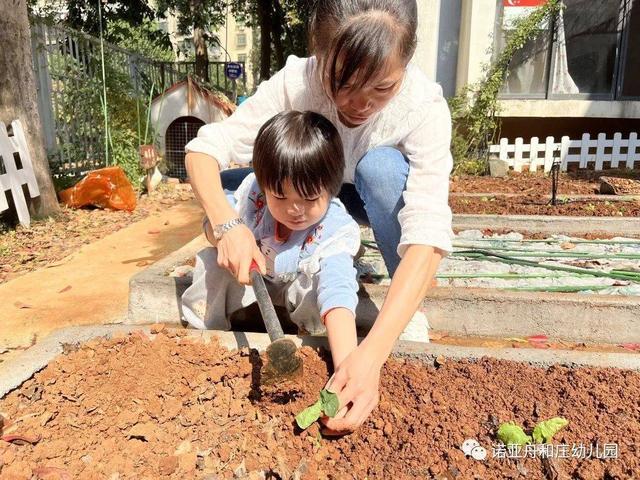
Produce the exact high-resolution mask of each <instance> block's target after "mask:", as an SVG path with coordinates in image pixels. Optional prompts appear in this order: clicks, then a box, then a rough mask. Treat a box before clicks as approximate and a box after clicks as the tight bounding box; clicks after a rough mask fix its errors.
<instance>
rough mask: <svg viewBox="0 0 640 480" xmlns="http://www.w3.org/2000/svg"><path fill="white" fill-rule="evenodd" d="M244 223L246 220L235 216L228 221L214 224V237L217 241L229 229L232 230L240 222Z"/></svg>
mask: <svg viewBox="0 0 640 480" xmlns="http://www.w3.org/2000/svg"><path fill="white" fill-rule="evenodd" d="M242 223H244V220H242V218H240V217H237V218H234V219H233V220H229V221H228V222H226V223H219V224H218V225H214V226H213V227H212V230H213V238H214V239H215V240H216V241H220V239H221V238H222V236H223V235H224V234H225V233H227V232H228V231H229V230H231V229H232V228H233V227H236V226H238V225H240V224H242Z"/></svg>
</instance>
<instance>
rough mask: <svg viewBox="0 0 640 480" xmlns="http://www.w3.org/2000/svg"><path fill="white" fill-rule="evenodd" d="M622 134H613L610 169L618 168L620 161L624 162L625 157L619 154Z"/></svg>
mask: <svg viewBox="0 0 640 480" xmlns="http://www.w3.org/2000/svg"><path fill="white" fill-rule="evenodd" d="M622 146H623V145H622V133H620V132H616V133H614V134H613V147H612V150H611V168H618V165H619V164H620V161H622V160H626V155H621V154H620V147H622Z"/></svg>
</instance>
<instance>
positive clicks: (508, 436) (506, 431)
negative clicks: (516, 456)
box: [498, 422, 531, 446]
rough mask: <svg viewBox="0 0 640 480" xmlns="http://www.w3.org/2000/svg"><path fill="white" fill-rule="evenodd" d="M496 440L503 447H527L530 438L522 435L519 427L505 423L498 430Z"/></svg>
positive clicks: (522, 432)
mask: <svg viewBox="0 0 640 480" xmlns="http://www.w3.org/2000/svg"><path fill="white" fill-rule="evenodd" d="M498 439H499V440H500V441H501V442H502V443H504V444H505V445H521V446H523V445H527V444H529V443H531V437H530V436H529V435H527V434H526V433H524V430H522V427H521V426H520V425H516V424H515V423H514V422H507V423H503V424H501V425H500V427H499V428H498Z"/></svg>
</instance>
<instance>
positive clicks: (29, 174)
mask: <svg viewBox="0 0 640 480" xmlns="http://www.w3.org/2000/svg"><path fill="white" fill-rule="evenodd" d="M11 128H12V129H13V144H14V148H15V150H16V151H17V152H18V153H19V155H20V160H21V161H22V170H21V171H20V172H19V173H21V174H22V175H23V177H24V181H23V182H22V183H23V184H24V183H26V184H27V188H28V189H29V195H31V198H34V197H38V196H40V189H39V188H38V182H37V181H36V175H35V173H34V169H33V162H32V161H31V154H30V153H29V147H28V146H27V137H26V136H25V134H24V130H23V128H22V123H20V120H14V121H13V122H11Z"/></svg>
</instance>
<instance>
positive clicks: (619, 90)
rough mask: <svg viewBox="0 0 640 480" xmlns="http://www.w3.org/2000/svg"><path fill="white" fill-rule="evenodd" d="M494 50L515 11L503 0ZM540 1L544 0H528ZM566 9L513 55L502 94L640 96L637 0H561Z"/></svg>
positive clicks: (504, 37)
mask: <svg viewBox="0 0 640 480" xmlns="http://www.w3.org/2000/svg"><path fill="white" fill-rule="evenodd" d="M500 3H501V4H502V9H501V10H502V16H501V17H502V22H501V25H500V34H499V35H497V38H498V41H497V48H498V49H501V48H503V47H504V46H505V45H506V43H507V41H508V40H509V36H510V35H511V34H512V32H513V31H512V30H511V29H510V20H511V18H512V17H513V15H514V12H515V11H517V10H518V9H519V10H520V11H525V12H526V11H527V9H526V8H523V7H513V6H511V5H512V3H513V2H512V1H510V0H501V2H500ZM536 3H538V4H542V3H544V0H539V1H537V2H536V1H528V2H527V4H536ZM563 3H564V6H565V8H564V9H563V11H562V13H561V14H560V15H558V17H557V18H555V19H554V20H553V21H552V22H550V23H549V24H547V25H541V26H540V34H539V35H538V36H537V38H535V39H533V40H530V41H528V42H527V43H526V44H525V46H524V47H523V48H522V49H521V50H520V51H519V52H518V53H517V54H516V55H515V56H514V58H513V59H512V61H511V64H510V65H509V72H508V76H507V80H506V82H505V86H504V87H503V90H502V96H503V97H506V98H509V97H517V98H563V97H564V98H566V97H567V96H572V97H575V98H590V99H600V100H614V99H619V98H629V97H639V96H640V86H639V84H640V75H639V74H638V72H639V69H640V5H639V4H640V2H638V1H635V2H634V1H633V0H603V1H599V2H593V1H591V0H564V1H563Z"/></svg>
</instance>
